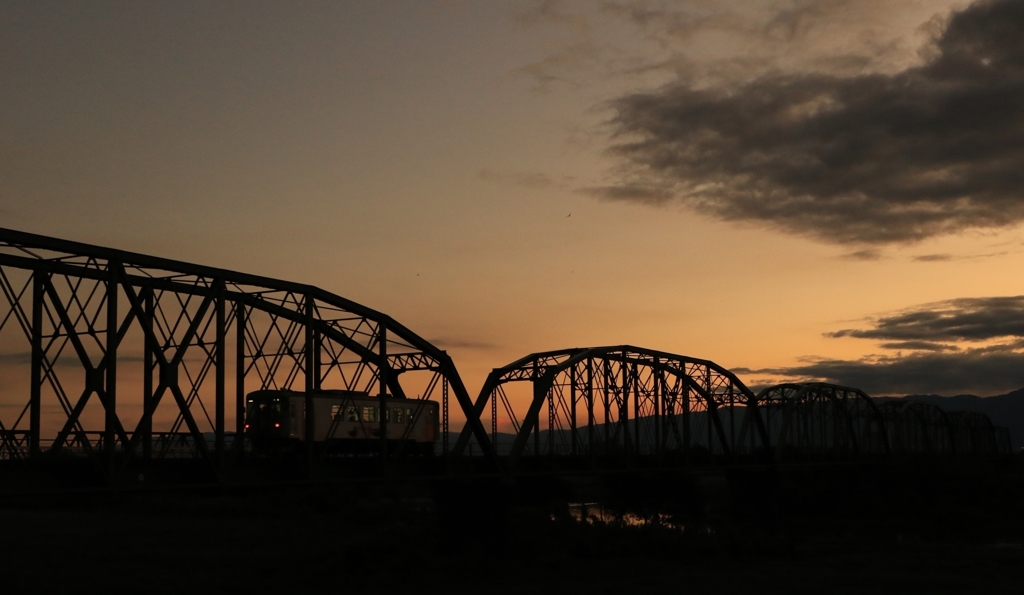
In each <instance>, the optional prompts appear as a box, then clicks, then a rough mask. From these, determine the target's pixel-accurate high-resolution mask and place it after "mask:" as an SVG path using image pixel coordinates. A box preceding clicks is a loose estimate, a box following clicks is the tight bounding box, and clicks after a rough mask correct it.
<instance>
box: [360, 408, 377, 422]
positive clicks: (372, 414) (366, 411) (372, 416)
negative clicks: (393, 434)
mask: <svg viewBox="0 0 1024 595" xmlns="http://www.w3.org/2000/svg"><path fill="white" fill-rule="evenodd" d="M363 421H377V408H376V407H373V406H366V407H363Z"/></svg>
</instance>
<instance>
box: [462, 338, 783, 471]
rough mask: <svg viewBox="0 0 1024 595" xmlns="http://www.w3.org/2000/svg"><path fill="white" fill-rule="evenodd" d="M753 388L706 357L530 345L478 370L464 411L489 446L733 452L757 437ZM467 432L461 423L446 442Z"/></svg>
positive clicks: (618, 454) (465, 438)
mask: <svg viewBox="0 0 1024 595" xmlns="http://www.w3.org/2000/svg"><path fill="white" fill-rule="evenodd" d="M752 407H756V402H755V400H754V394H753V393H752V392H751V391H750V390H749V389H748V388H747V387H746V386H745V385H744V384H743V383H742V382H741V381H740V380H739V379H738V378H737V377H736V376H735V375H734V374H733V373H732V372H730V371H729V370H727V369H725V368H723V367H721V366H719V365H717V364H715V363H714V362H711V361H708V360H702V359H696V358H692V357H687V356H683V355H676V354H672V353H666V352H662V351H654V350H651V349H645V348H641V347H634V346H631V345H620V346H612V347H589V348H574V349H564V350H559V351H549V352H544V353H534V354H531V355H528V356H526V357H523V358H521V359H519V360H517V361H515V362H512V363H510V364H508V365H506V366H504V367H502V368H498V369H495V370H494V371H492V372H491V374H490V375H489V376H488V377H487V380H486V382H485V383H484V386H483V387H482V389H481V391H480V394H479V396H478V398H477V401H476V403H475V405H474V411H473V416H474V417H475V418H480V419H481V420H482V422H483V423H484V424H485V425H486V423H487V422H488V421H489V422H490V424H491V435H490V439H491V442H492V444H493V449H494V450H496V451H497V452H498V453H499V454H502V455H507V456H508V457H509V461H510V463H511V465H512V466H513V467H514V466H515V465H516V464H517V463H518V462H519V460H520V459H522V458H523V457H525V456H532V457H537V456H550V457H555V456H565V455H569V456H577V457H587V458H589V459H590V460H591V461H592V462H594V461H597V460H599V459H601V460H608V459H610V458H611V459H621V458H622V457H629V456H631V455H654V456H670V455H673V454H679V455H687V456H689V455H700V454H704V455H708V456H715V455H734V454H738V453H745V452H749V451H752V450H755V449H757V448H760V447H764V446H767V435H766V434H765V432H764V428H763V426H762V424H761V423H760V421H759V418H758V417H757V416H753V417H752V419H754V420H755V422H756V423H755V424H753V427H752V428H750V429H749V431H747V432H745V433H744V434H743V435H742V436H741V425H742V420H743V418H744V413H745V412H746V410H747V409H748V408H752ZM473 440H474V435H473V433H472V432H471V431H469V430H466V431H463V432H462V434H461V435H460V436H459V439H458V442H457V443H456V445H455V448H454V450H453V452H454V453H463V452H465V451H466V450H467V447H468V446H469V445H470V444H471V443H472V441H473Z"/></svg>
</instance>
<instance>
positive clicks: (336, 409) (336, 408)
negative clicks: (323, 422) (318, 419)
mask: <svg viewBox="0 0 1024 595" xmlns="http://www.w3.org/2000/svg"><path fill="white" fill-rule="evenodd" d="M339 411H341V405H331V419H332V420H333V419H338V412H339Z"/></svg>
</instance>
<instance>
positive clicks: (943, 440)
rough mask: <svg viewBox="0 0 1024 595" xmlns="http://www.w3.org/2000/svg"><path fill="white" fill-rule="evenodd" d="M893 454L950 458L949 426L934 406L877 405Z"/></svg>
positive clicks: (912, 403) (917, 403) (900, 402)
mask: <svg viewBox="0 0 1024 595" xmlns="http://www.w3.org/2000/svg"><path fill="white" fill-rule="evenodd" d="M878 408H879V410H880V411H881V413H882V418H883V419H884V420H885V426H886V431H887V432H888V436H889V445H890V447H891V448H892V452H893V453H894V454H901V455H906V454H953V452H954V451H955V448H954V444H953V435H954V431H953V426H952V424H951V423H950V418H949V415H948V414H947V413H946V412H945V411H943V410H942V408H941V407H939V406H938V405H933V404H931V403H925V402H922V401H915V400H896V401H886V402H885V403H882V404H881V405H879V407H878Z"/></svg>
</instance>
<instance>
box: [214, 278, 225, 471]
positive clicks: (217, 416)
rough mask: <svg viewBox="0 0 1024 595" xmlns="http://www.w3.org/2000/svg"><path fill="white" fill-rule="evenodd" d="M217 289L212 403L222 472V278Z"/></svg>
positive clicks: (215, 449)
mask: <svg viewBox="0 0 1024 595" xmlns="http://www.w3.org/2000/svg"><path fill="white" fill-rule="evenodd" d="M215 285H216V288H217V289H216V291H217V303H216V304H215V305H214V310H215V312H214V314H215V317H216V320H215V321H214V324H215V325H216V327H217V328H216V329H215V332H216V338H215V339H214V341H215V342H216V345H215V346H214V349H215V350H216V353H215V355H214V357H215V358H216V360H215V361H214V366H215V367H216V370H215V373H216V378H215V383H216V393H217V394H216V397H215V398H216V401H215V403H214V419H213V424H214V429H213V431H214V460H215V465H216V467H217V472H218V473H224V400H225V395H224V391H225V386H224V385H225V371H226V370H225V369H224V368H225V366H226V365H227V353H226V352H225V345H226V343H227V328H225V325H226V324H227V320H226V316H225V312H224V308H225V299H224V280H223V279H218V280H217V282H216V284H215Z"/></svg>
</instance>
